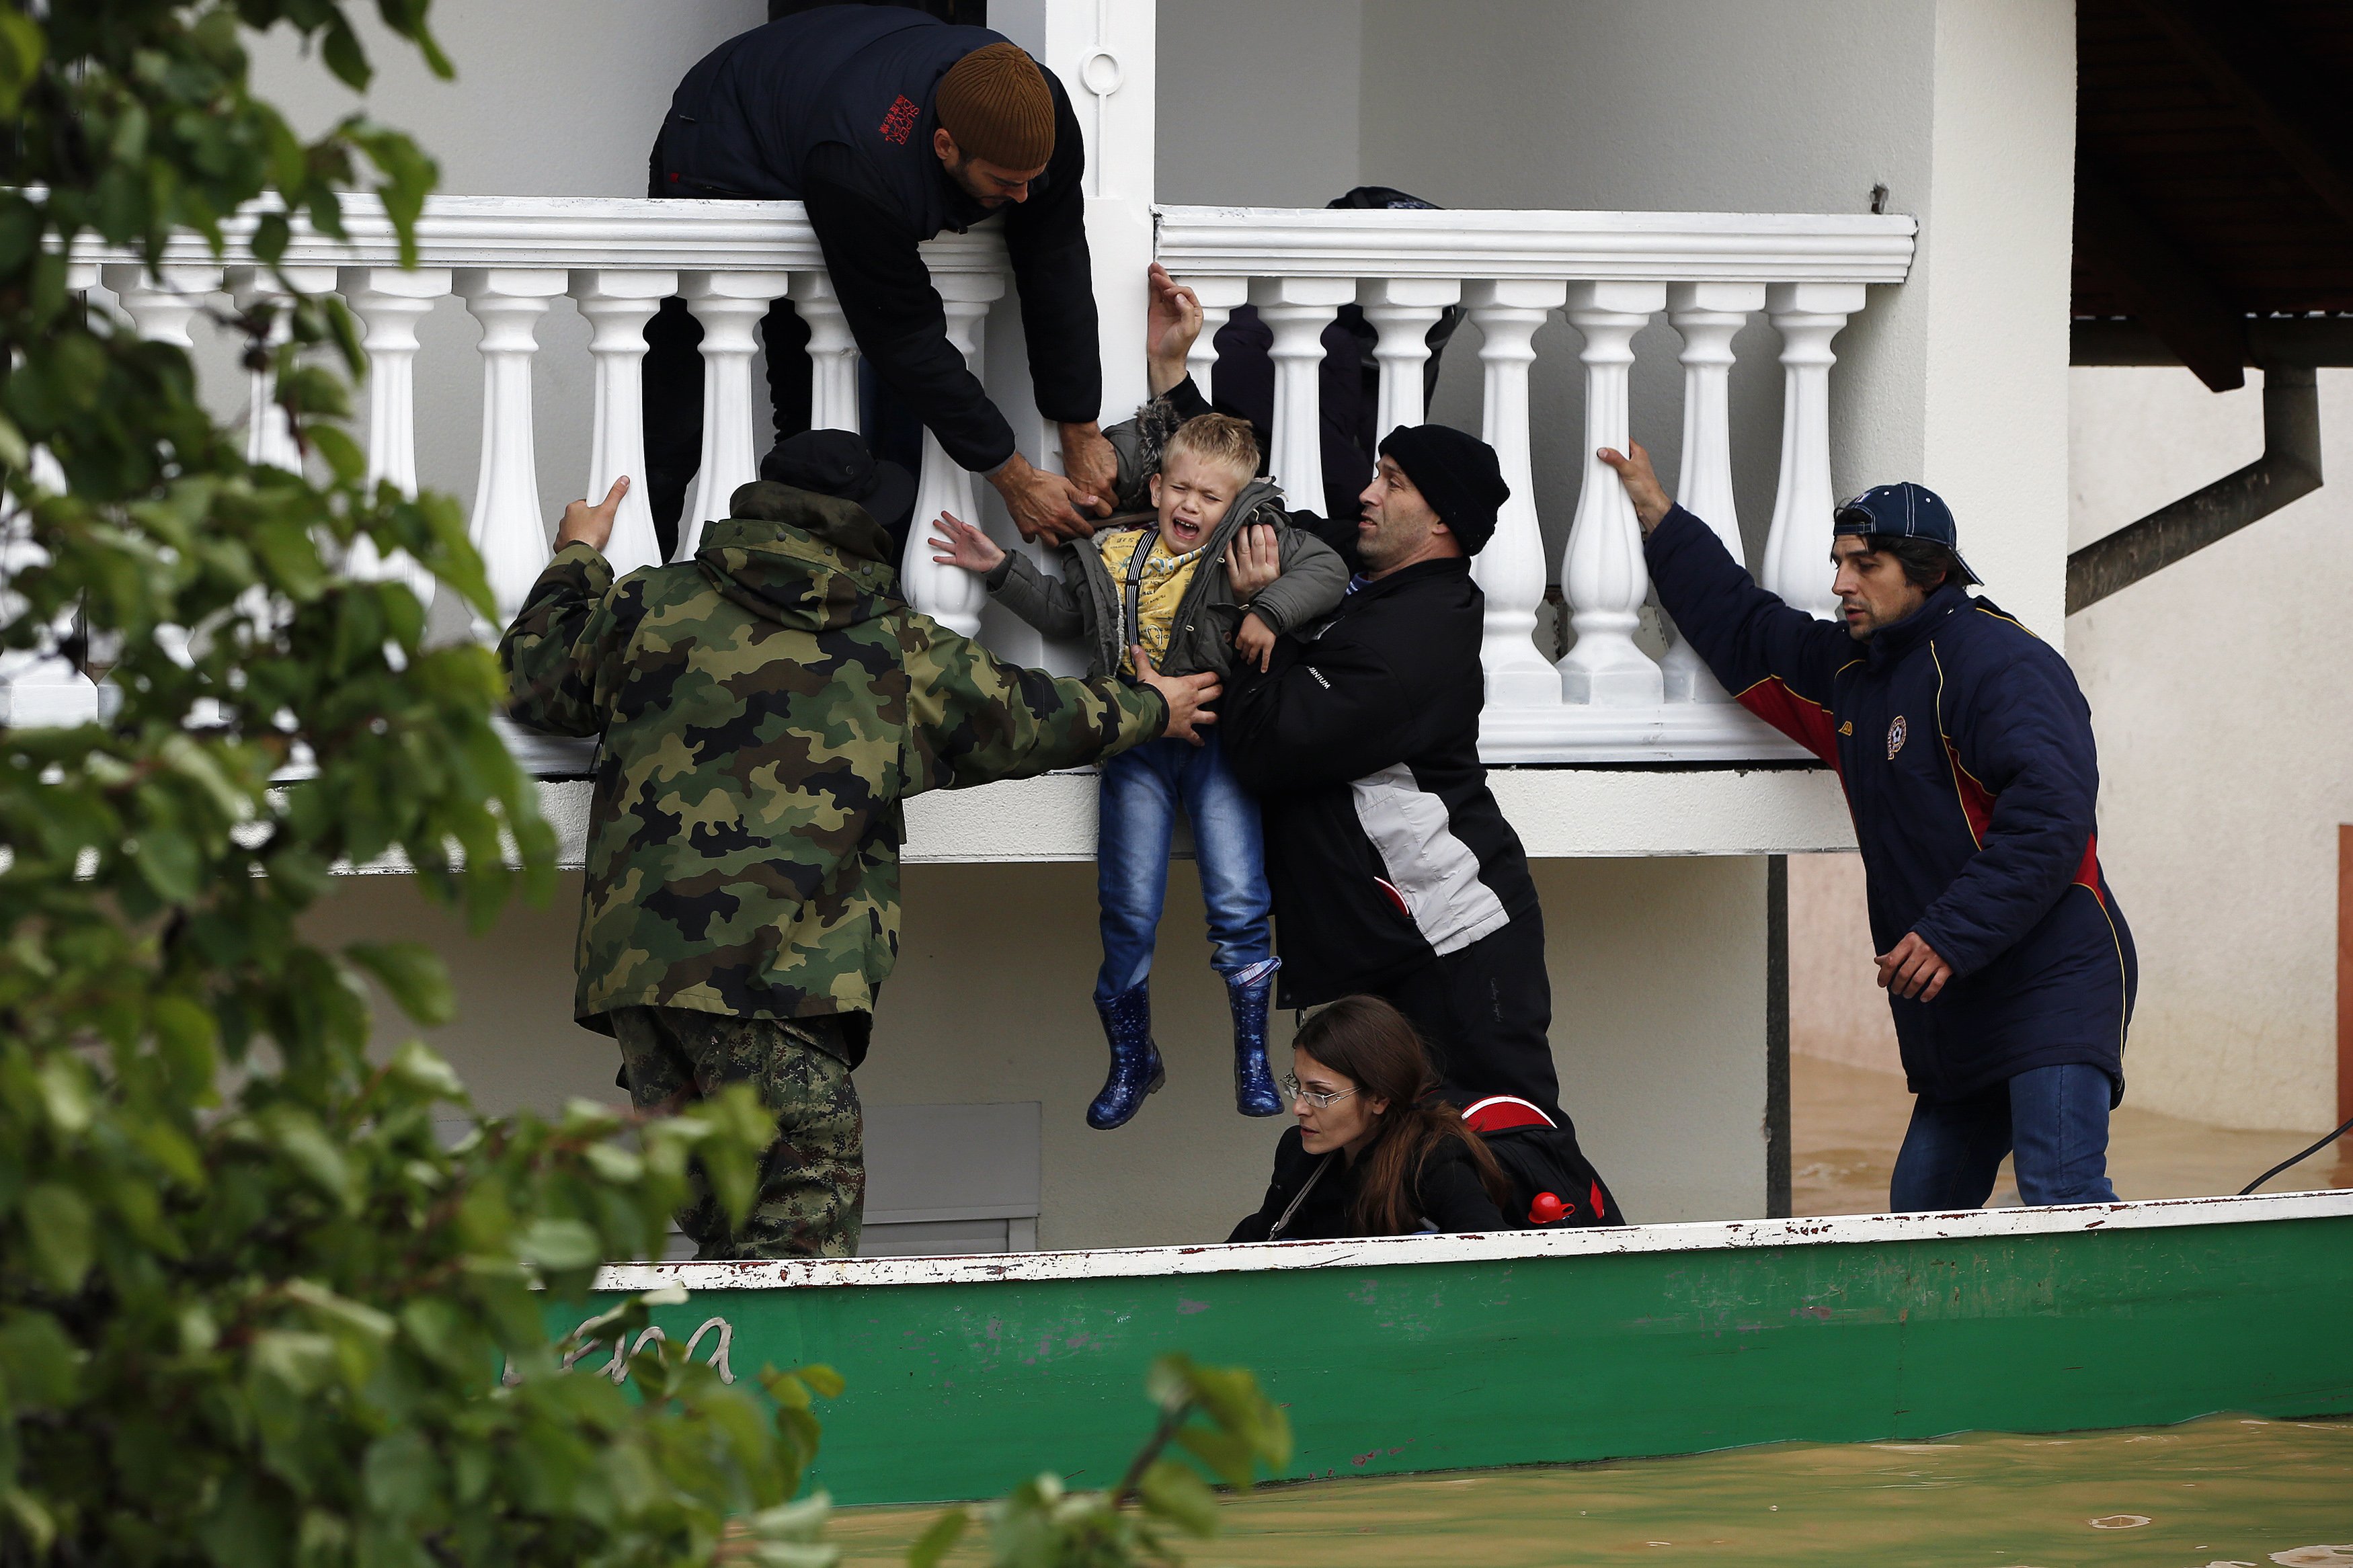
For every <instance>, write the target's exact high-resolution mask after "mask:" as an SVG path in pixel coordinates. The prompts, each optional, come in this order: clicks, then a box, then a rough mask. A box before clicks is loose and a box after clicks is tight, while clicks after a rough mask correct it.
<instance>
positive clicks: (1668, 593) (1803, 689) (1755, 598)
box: [1599, 445, 1862, 763]
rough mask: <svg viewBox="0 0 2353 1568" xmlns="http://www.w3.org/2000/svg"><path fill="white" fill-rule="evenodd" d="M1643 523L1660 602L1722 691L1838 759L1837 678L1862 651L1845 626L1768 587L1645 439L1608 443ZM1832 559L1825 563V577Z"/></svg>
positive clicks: (1606, 457)
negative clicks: (1682, 495) (1690, 504)
mask: <svg viewBox="0 0 2353 1568" xmlns="http://www.w3.org/2000/svg"><path fill="white" fill-rule="evenodd" d="M1599 456H1600V458H1601V460H1602V461H1603V462H1605V463H1607V464H1609V467H1610V468H1613V469H1615V470H1616V472H1617V475H1618V478H1619V480H1620V482H1621V483H1622V484H1624V486H1625V487H1626V498H1627V499H1628V500H1630V501H1632V502H1633V503H1634V518H1635V521H1638V522H1639V523H1641V527H1642V557H1643V560H1644V561H1645V562H1646V563H1648V564H1649V566H1650V571H1651V582H1652V583H1653V584H1656V585H1657V587H1658V590H1659V604H1660V606H1661V607H1662V608H1663V609H1664V610H1665V611H1666V612H1667V614H1668V616H1671V617H1672V619H1673V621H1674V623H1675V633H1676V635H1677V636H1679V637H1684V638H1687V639H1689V641H1690V643H1691V645H1692V647H1694V649H1696V650H1697V651H1698V653H1699V656H1700V658H1703V659H1704V660H1706V661H1707V668H1709V670H1710V671H1712V672H1713V673H1714V674H1715V679H1717V680H1718V681H1720V682H1722V683H1723V686H1724V689H1725V690H1726V691H1729V692H1730V693H1732V695H1733V696H1734V697H1736V698H1737V699H1739V700H1740V704H1741V706H1742V707H1744V708H1746V709H1747V710H1749V711H1750V712H1752V713H1754V714H1756V715H1757V717H1758V718H1760V719H1762V720H1764V721H1766V722H1767V723H1768V724H1770V725H1772V726H1773V727H1774V728H1775V729H1777V730H1778V731H1781V732H1782V733H1783V734H1785V735H1787V736H1788V737H1789V738H1790V739H1791V740H1793V741H1795V742H1798V743H1799V745H1801V746H1803V747H1805V748H1806V749H1807V750H1808V751H1810V752H1813V753H1814V754H1815V755H1816V756H1818V757H1820V758H1821V759H1822V760H1823V761H1824V762H1827V763H1835V762H1836V761H1837V751H1838V746H1837V741H1836V737H1835V736H1834V735H1833V734H1832V733H1831V721H1830V700H1831V679H1832V677H1833V676H1834V675H1835V674H1836V673H1837V671H1838V670H1839V668H1840V667H1841V666H1843V665H1844V664H1846V663H1847V662H1848V661H1849V660H1851V659H1855V658H1862V647H1860V646H1859V645H1858V644H1857V643H1856V642H1855V641H1854V639H1853V638H1852V637H1849V636H1848V635H1847V632H1846V628H1845V627H1843V626H1837V625H1834V624H1832V623H1831V622H1829V621H1823V620H1817V619H1815V618H1814V617H1813V616H1810V615H1808V614H1806V612H1805V611H1803V610H1798V609H1792V608H1791V607H1790V606H1789V605H1787V604H1785V603H1783V602H1782V601H1781V599H1780V598H1779V597H1778V596H1777V595H1772V594H1768V593H1767V592H1766V591H1765V590H1764V589H1763V588H1760V587H1758V586H1757V581H1756V579H1754V578H1752V577H1751V576H1749V575H1748V572H1747V569H1746V568H1745V567H1744V566H1742V565H1741V564H1740V563H1739V562H1737V561H1736V560H1734V559H1733V558H1732V555H1731V552H1728V551H1726V550H1725V548H1724V542H1723V541H1722V540H1720V539H1718V538H1717V537H1716V536H1715V530H1713V529H1711V528H1709V527H1708V526H1707V524H1705V523H1704V522H1702V521H1700V520H1699V519H1698V518H1696V517H1694V516H1693V515H1692V514H1691V513H1690V512H1687V511H1685V510H1683V508H1681V507H1679V506H1677V505H1675V504H1674V502H1673V501H1672V500H1670V499H1668V496H1667V491H1666V487H1665V486H1663V485H1662V484H1661V483H1660V482H1659V476H1658V475H1657V473H1656V472H1655V471H1653V470H1652V468H1651V454H1650V453H1649V452H1647V451H1645V450H1643V449H1642V447H1641V446H1639V445H1636V446H1634V447H1632V448H1631V449H1630V451H1629V452H1623V453H1621V452H1619V451H1616V450H1614V449H1612V448H1610V447H1602V448H1601V450H1600V454H1599ZM1830 569H1831V567H1830V563H1829V562H1828V561H1827V560H1825V561H1824V562H1823V563H1822V570H1823V572H1824V573H1828V572H1829V571H1830Z"/></svg>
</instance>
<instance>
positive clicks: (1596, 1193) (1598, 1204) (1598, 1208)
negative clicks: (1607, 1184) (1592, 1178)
mask: <svg viewBox="0 0 2353 1568" xmlns="http://www.w3.org/2000/svg"><path fill="white" fill-rule="evenodd" d="M1586 1196H1588V1197H1589V1198H1591V1199H1592V1200H1593V1216H1594V1218H1596V1219H1608V1218H1609V1207H1608V1206H1607V1205H1604V1204H1603V1203H1602V1201H1601V1184H1600V1183H1599V1182H1596V1183H1594V1184H1593V1190H1592V1191H1591V1192H1589V1193H1588V1194H1586Z"/></svg>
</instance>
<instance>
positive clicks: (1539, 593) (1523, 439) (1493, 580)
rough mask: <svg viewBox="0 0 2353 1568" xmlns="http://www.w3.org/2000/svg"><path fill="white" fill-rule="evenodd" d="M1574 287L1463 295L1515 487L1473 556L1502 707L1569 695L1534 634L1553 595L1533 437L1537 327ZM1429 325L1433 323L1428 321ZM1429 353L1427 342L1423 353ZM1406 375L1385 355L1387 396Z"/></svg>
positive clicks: (1489, 430)
mask: <svg viewBox="0 0 2353 1568" xmlns="http://www.w3.org/2000/svg"><path fill="white" fill-rule="evenodd" d="M1567 295H1568V286H1567V284H1565V283H1558V282H1550V281H1547V280H1546V279H1535V278H1514V279H1506V280H1504V281H1502V282H1481V283H1473V284H1472V285H1471V287H1470V288H1469V289H1468V290H1466V291H1465V293H1464V296H1463V302H1464V304H1465V305H1466V306H1468V307H1469V309H1470V311H1471V320H1472V322H1473V323H1474V324H1475V325H1476V326H1477V327H1478V329H1479V331H1480V336H1481V342H1480V344H1479V363H1480V365H1481V366H1482V368H1483V369H1484V371H1485V372H1486V374H1485V377H1484V385H1485V400H1486V402H1485V409H1484V415H1483V417H1482V421H1481V426H1480V437H1481V439H1482V440H1484V441H1485V442H1486V443H1487V444H1488V445H1489V446H1491V447H1494V448H1495V456H1496V458H1497V460H1498V461H1499V463H1500V465H1501V467H1502V468H1503V470H1504V483H1505V484H1506V485H1508V486H1510V487H1511V491H1512V493H1511V495H1510V497H1509V498H1508V499H1506V500H1504V507H1503V510H1502V511H1501V512H1500V513H1499V514H1498V515H1497V517H1496V519H1495V533H1494V537H1493V538H1492V539H1490V540H1489V541H1488V542H1487V543H1486V546H1485V548H1483V549H1482V550H1481V551H1480V552H1479V553H1478V555H1477V557H1476V558H1475V559H1473V560H1472V563H1471V574H1472V577H1473V578H1475V579H1476V580H1477V581H1478V584H1479V587H1480V590H1481V592H1482V593H1484V594H1485V595H1486V596H1487V619H1486V629H1485V632H1484V635H1483V636H1482V637H1481V639H1480V647H1479V655H1480V660H1481V662H1482V665H1483V666H1484V667H1485V669H1486V674H1487V701H1488V703H1489V704H1490V705H1491V706H1493V707H1497V708H1554V707H1557V706H1559V704H1560V690H1561V682H1560V677H1559V675H1558V674H1557V673H1556V672H1555V671H1554V669H1553V667H1552V661H1551V660H1549V659H1547V658H1545V656H1544V655H1543V654H1541V653H1539V652H1537V651H1536V645H1535V640H1534V638H1535V618H1536V606H1537V605H1541V604H1542V603H1544V593H1545V548H1544V530H1543V528H1542V527H1541V526H1540V525H1539V524H1538V522H1537V521H1536V479H1535V462H1534V459H1533V455H1532V452H1531V449H1530V444H1529V431H1528V367H1529V366H1530V365H1531V364H1533V363H1535V357H1536V351H1535V335H1536V329H1538V328H1539V327H1541V326H1543V325H1544V324H1545V321H1546V318H1547V317H1548V316H1550V315H1551V313H1552V312H1553V311H1554V310H1558V309H1559V308H1560V306H1561V303H1562V301H1563V300H1566V299H1567ZM1422 331H1425V332H1426V331H1429V328H1428V327H1427V325H1424V326H1423V328H1422ZM1428 354H1429V349H1428V347H1427V346H1426V345H1425V346H1424V347H1423V350H1422V357H1423V358H1427V357H1428ZM1401 357H1403V356H1401ZM1409 369H1410V379H1411V380H1412V382H1413V391H1412V400H1413V402H1414V403H1415V404H1417V405H1418V404H1419V403H1420V401H1421V364H1420V363H1419V360H1416V361H1413V362H1412V363H1410V365H1409ZM1399 379H1403V378H1402V377H1400V376H1398V375H1397V374H1392V372H1391V369H1390V366H1389V364H1388V362H1386V361H1385V362H1383V363H1382V382H1383V385H1382V388H1381V393H1382V401H1383V402H1384V403H1385V404H1386V403H1388V402H1390V401H1391V400H1392V399H1393V398H1398V397H1401V395H1400V394H1398V392H1397V391H1396V389H1395V387H1394V385H1393V384H1394V383H1395V382H1396V381H1398V380H1399ZM1399 423H1404V421H1402V420H1400V421H1399Z"/></svg>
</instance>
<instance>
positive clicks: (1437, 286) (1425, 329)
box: [1356, 278, 1564, 598]
mask: <svg viewBox="0 0 2353 1568" xmlns="http://www.w3.org/2000/svg"><path fill="white" fill-rule="evenodd" d="M1481 287H1483V288H1488V289H1493V288H1494V287H1495V285H1493V284H1485V285H1481ZM1537 287H1539V288H1541V289H1546V290H1548V291H1549V295H1550V298H1551V302H1552V303H1551V306H1547V307H1544V308H1545V309H1550V308H1552V307H1556V306H1558V305H1559V303H1560V301H1561V298H1562V296H1563V293H1564V286H1563V285H1560V284H1556V283H1547V284H1540V285H1538V286H1537ZM1461 298H1462V285H1461V284H1460V283H1458V282H1456V281H1455V280H1454V279H1451V278H1376V279H1366V281H1365V283H1364V285H1363V287H1362V288H1360V289H1358V290H1357V293H1356V302H1357V303H1358V304H1359V305H1361V306H1363V307H1364V310H1365V320H1366V321H1370V322H1371V323H1372V324H1373V330H1374V331H1377V332H1378V333H1379V334H1380V339H1379V341H1378V342H1376V343H1374V344H1373V361H1374V363H1377V365H1379V366H1380V372H1381V402H1380V412H1379V414H1378V415H1377V416H1375V418H1374V420H1373V439H1374V440H1375V441H1379V440H1380V439H1381V438H1382V437H1386V436H1387V435H1388V433H1389V432H1390V431H1392V430H1394V429H1396V428H1397V427H1398V426H1400V425H1419V424H1420V423H1421V422H1422V421H1423V419H1424V418H1425V417H1426V415H1427V411H1426V410H1425V409H1424V408H1423V407H1422V395H1421V378H1422V374H1423V369H1424V367H1425V366H1426V365H1428V364H1429V363H1430V328H1432V327H1434V326H1436V325H1437V324H1438V318H1439V317H1440V316H1442V315H1444V314H1445V313H1446V307H1447V306H1449V305H1451V304H1454V303H1455V302H1457V301H1458V300H1461ZM1493 308H1495V309H1499V310H1500V309H1507V308H1509V307H1507V306H1505V305H1504V302H1503V301H1501V300H1498V301H1496V302H1495V305H1494V307H1493ZM1530 357H1531V358H1533V357H1534V351H1533V350H1532V351H1530ZM1521 396H1522V400H1523V401H1522V406H1523V407H1524V408H1525V397H1526V384H1525V373H1523V381H1522V387H1521ZM1506 477H1508V476H1506ZM1539 570H1541V567H1539ZM1536 593H1537V597H1538V598H1542V597H1543V594H1544V590H1543V584H1538V585H1537V590H1536Z"/></svg>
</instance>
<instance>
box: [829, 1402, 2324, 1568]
mask: <svg viewBox="0 0 2353 1568" xmlns="http://www.w3.org/2000/svg"><path fill="white" fill-rule="evenodd" d="M1008 1479H1010V1478H1008ZM1220 1512H1221V1514H1222V1516H1223V1526H1224V1530H1223V1533H1222V1534H1221V1535H1220V1536H1219V1538H1218V1539H1217V1540H1215V1541H1211V1542H1201V1543H1198V1544H1196V1545H1188V1546H1187V1548H1186V1550H1185V1558H1186V1561H1187V1562H1188V1563H1196V1564H1199V1565H1202V1568H1208V1565H1211V1564H1227V1565H1230V1568H1311V1565H1322V1564H1335V1565H1345V1568H1406V1565H1408V1564H1412V1565H1415V1568H1421V1565H1426V1564H1432V1565H1434V1564H1442V1565H1447V1568H1454V1565H1465V1568H1468V1565H1472V1564H1475V1565H1477V1568H1555V1565H1566V1564H1582V1563H1662V1562H1669V1561H1677V1562H1713V1563H1739V1564H1744V1565H1746V1564H1765V1565H1770V1564H1779V1563H1788V1564H1797V1563H1806V1564H1820V1563H1935V1564H1945V1563H1954V1564H1968V1565H1971V1568H2007V1565H2022V1568H2065V1565H2070V1564H2094V1563H2096V1564H2111V1563H2116V1564H2123V1563H2130V1564H2135V1565H2136V1568H2138V1565H2147V1568H2229V1565H2235V1568H2269V1565H2270V1564H2273V1563H2278V1564H2280V1565H2281V1568H2327V1565H2329V1564H2337V1565H2340V1568H2342V1565H2353V1422H2344V1421H2310V1422H2292V1421H2254V1420H2246V1419H2242V1418H2239V1417H2234V1416H2215V1417H2211V1418H2209V1419H2207V1420H2204V1421H2195V1422H2191V1423H2189V1424H2188V1425H2186V1426H2168V1427H2160V1428H2156V1429H2142V1430H2130V1431H2117V1432H2096V1433H2075V1434H2070V1435H2065V1436H1994V1435H1985V1434H1979V1435H1974V1436H1961V1437H1953V1438H1948V1439H1946V1440H1944V1441H1941V1442H1934V1443H1864V1444H1847V1445H1824V1444H1776V1445H1773V1446H1771V1447H1760V1448H1743V1449H1736V1450H1733V1451H1730V1452H1726V1453H1720V1454H1704V1455H1699V1456H1696V1457H1694V1458H1681V1459H1649V1460H1633V1461H1625V1462H1620V1463H1612V1464H1600V1465H1585V1466H1576V1467H1568V1468H1532V1469H1514V1470H1491V1471H1485V1472H1481V1473H1476V1474H1460V1475H1437V1476H1427V1477H1417V1478H1402V1479H1388V1480H1363V1481H1329V1482H1305V1483H1301V1484H1298V1485H1293V1486H1283V1487H1271V1488H1265V1489H1261V1490H1259V1491H1257V1492H1254V1493H1252V1494H1250V1495H1249V1496H1247V1497H1240V1498H1236V1499H1233V1500H1229V1501H1228V1502H1227V1503H1225V1504H1224V1505H1223V1507H1222V1508H1221V1510H1220ZM931 1517H932V1511H931V1510H920V1509H855V1510H844V1511H843V1512H842V1513H840V1514H839V1515H838V1516H836V1520H835V1524H834V1528H833V1531H832V1539H833V1540H834V1541H835V1542H838V1543H839V1544H840V1545H842V1546H843V1547H844V1548H845V1549H846V1553H847V1554H846V1556H845V1558H844V1562H845V1563H851V1564H872V1565H878V1568H879V1565H880V1564H883V1563H897V1562H900V1561H902V1558H903V1554H904V1552H905V1543H906V1542H908V1541H909V1540H911V1539H913V1536H914V1535H915V1534H916V1533H917V1532H918V1531H921V1530H922V1529H923V1525H924V1524H925V1523H926V1522H928V1521H929V1520H930V1518H931ZM984 1560H985V1553H984V1552H981V1551H980V1550H979V1549H978V1547H977V1546H976V1544H975V1543H972V1542H967V1544H966V1546H965V1549H964V1550H963V1551H961V1552H958V1553H956V1554H955V1556H953V1557H951V1558H950V1559H949V1562H950V1563H978V1562H981V1561H984Z"/></svg>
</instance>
